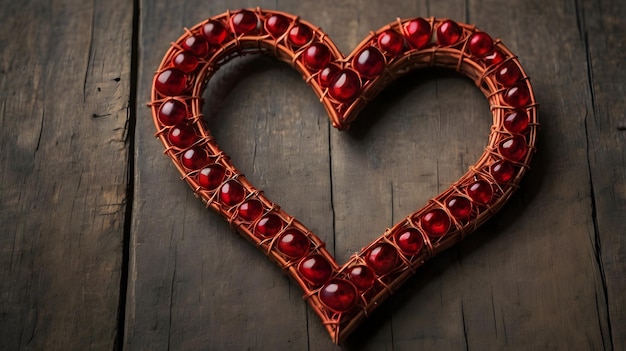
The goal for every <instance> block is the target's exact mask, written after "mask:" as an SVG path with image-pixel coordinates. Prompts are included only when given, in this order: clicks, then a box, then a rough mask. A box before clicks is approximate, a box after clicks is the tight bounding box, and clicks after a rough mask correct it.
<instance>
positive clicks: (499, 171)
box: [491, 160, 516, 184]
mask: <svg viewBox="0 0 626 351" xmlns="http://www.w3.org/2000/svg"><path fill="white" fill-rule="evenodd" d="M515 173H516V169H515V167H513V165H512V164H511V163H510V162H507V161H504V160H500V161H497V162H495V163H494V164H493V165H491V176H492V177H493V179H495V180H496V182H498V183H500V184H505V183H508V182H510V181H511V180H513V177H514V176H515Z"/></svg>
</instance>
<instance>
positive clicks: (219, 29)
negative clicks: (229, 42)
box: [202, 21, 228, 45]
mask: <svg viewBox="0 0 626 351" xmlns="http://www.w3.org/2000/svg"><path fill="white" fill-rule="evenodd" d="M202 35H204V37H205V38H206V40H207V41H208V42H209V44H212V45H220V44H222V43H223V42H224V40H226V37H227V36H228V31H227V30H226V27H224V25H223V24H222V23H221V22H217V21H209V22H207V23H206V24H205V25H204V26H202Z"/></svg>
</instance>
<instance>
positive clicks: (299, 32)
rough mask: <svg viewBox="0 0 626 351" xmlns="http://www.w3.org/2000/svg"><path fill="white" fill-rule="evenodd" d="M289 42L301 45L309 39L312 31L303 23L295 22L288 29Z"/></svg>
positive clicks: (311, 36)
mask: <svg viewBox="0 0 626 351" xmlns="http://www.w3.org/2000/svg"><path fill="white" fill-rule="evenodd" d="M288 38H289V42H290V43H291V44H293V45H295V46H302V45H304V44H306V43H308V42H310V41H311V39H312V38H313V32H311V29H309V27H307V26H305V25H303V24H296V25H295V26H293V27H292V28H291V30H290V31H289V36H288Z"/></svg>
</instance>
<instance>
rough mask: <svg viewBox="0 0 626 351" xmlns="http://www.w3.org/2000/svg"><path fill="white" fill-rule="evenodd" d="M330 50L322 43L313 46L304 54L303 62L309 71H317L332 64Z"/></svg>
mask: <svg viewBox="0 0 626 351" xmlns="http://www.w3.org/2000/svg"><path fill="white" fill-rule="evenodd" d="M330 58H331V57H330V50H329V49H328V47H327V46H326V45H324V44H322V43H314V44H311V45H310V46H309V47H308V48H306V50H304V53H303V54H302V61H303V62H304V65H305V66H307V67H308V68H309V69H311V70H314V71H317V70H320V69H322V68H324V66H326V65H327V64H328V63H329V62H330Z"/></svg>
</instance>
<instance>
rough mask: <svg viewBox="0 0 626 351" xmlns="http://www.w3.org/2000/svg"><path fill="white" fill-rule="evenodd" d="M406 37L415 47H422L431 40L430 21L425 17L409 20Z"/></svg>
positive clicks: (405, 29)
mask: <svg viewBox="0 0 626 351" xmlns="http://www.w3.org/2000/svg"><path fill="white" fill-rule="evenodd" d="M404 31H405V35H406V39H407V41H408V42H409V45H411V47H413V48H414V49H421V48H422V47H423V46H424V45H426V44H427V43H428V42H430V35H431V28H430V23H428V21H426V20H425V19H423V18H416V19H414V20H411V21H409V22H408V23H407V24H406V27H404Z"/></svg>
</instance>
